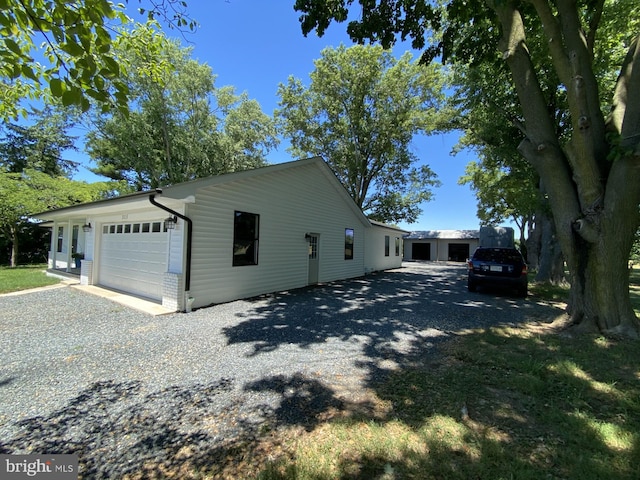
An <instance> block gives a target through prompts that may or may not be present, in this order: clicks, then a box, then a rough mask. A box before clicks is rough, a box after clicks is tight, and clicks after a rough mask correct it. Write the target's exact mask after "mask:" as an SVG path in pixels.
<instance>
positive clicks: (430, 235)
mask: <svg viewBox="0 0 640 480" xmlns="http://www.w3.org/2000/svg"><path fill="white" fill-rule="evenodd" d="M438 238H439V239H450V240H460V239H474V238H475V239H479V238H480V230H421V231H414V232H411V233H409V234H408V235H405V236H404V239H405V240H427V239H438Z"/></svg>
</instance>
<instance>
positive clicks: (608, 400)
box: [261, 325, 640, 480]
mask: <svg viewBox="0 0 640 480" xmlns="http://www.w3.org/2000/svg"><path fill="white" fill-rule="evenodd" d="M638 365H640V349H638V348H637V344H636V342H631V341H622V340H621V341H612V340H610V339H605V338H603V337H599V336H581V337H578V338H568V337H566V336H562V335H558V334H557V333H556V332H554V331H551V330H549V329H548V327H545V326H539V325H538V326H533V325H532V326H530V327H529V328H492V329H489V330H486V331H476V332H472V333H471V332H470V333H468V334H466V335H463V336H461V337H459V338H457V339H456V340H453V341H452V342H449V343H448V344H447V346H446V350H445V351H444V352H443V356H442V358H441V359H440V363H439V365H438V366H435V367H434V365H433V364H431V365H430V366H429V367H426V366H425V367H419V368H408V369H403V370H401V371H398V372H397V373H396V374H394V375H393V376H392V377H391V378H390V379H389V381H388V382H387V383H385V384H384V385H383V386H381V387H380V388H379V389H377V391H376V395H377V396H378V397H379V400H380V401H381V402H382V404H384V405H386V411H385V413H384V414H383V415H376V416H369V417H367V416H361V417H359V418H353V417H349V418H342V419H337V420H333V421H330V422H327V423H324V424H321V425H320V426H319V427H318V428H317V429H315V430H314V431H312V432H310V433H308V434H306V435H304V436H303V437H301V438H299V439H297V440H295V441H294V443H293V448H292V451H291V453H290V454H289V455H288V456H286V457H285V458H281V459H279V460H277V461H274V462H271V463H269V464H268V465H267V466H266V467H265V468H264V469H263V470H262V472H261V478H263V479H269V480H273V479H321V478H363V479H364V478H387V479H395V478H422V479H445V478H446V479H467V478H481V479H485V478H486V479H511V478H514V479H532V480H533V479H539V478H554V479H555V478H568V479H574V478H575V479H585V480H589V479H593V480H595V479H601V478H616V479H636V478H640V464H639V460H640V382H639V379H640V367H638ZM463 407H466V409H467V411H468V417H463V413H462V409H463Z"/></svg>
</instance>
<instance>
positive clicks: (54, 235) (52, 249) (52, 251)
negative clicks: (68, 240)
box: [47, 220, 58, 270]
mask: <svg viewBox="0 0 640 480" xmlns="http://www.w3.org/2000/svg"><path fill="white" fill-rule="evenodd" d="M57 230H58V222H56V221H55V220H54V221H53V227H51V242H49V243H50V245H49V261H48V262H47V267H48V268H49V269H53V270H55V268H56V250H57V248H56V247H57V245H58V240H57V239H58V231H57Z"/></svg>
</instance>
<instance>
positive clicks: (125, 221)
mask: <svg viewBox="0 0 640 480" xmlns="http://www.w3.org/2000/svg"><path fill="white" fill-rule="evenodd" d="M37 217H38V218H40V219H43V220H47V221H48V223H49V224H50V225H53V235H52V241H51V251H50V254H49V267H50V268H52V269H55V268H57V269H66V270H67V271H71V272H72V273H73V272H76V273H78V274H79V276H80V281H81V283H83V284H88V285H94V284H95V285H102V286H105V287H108V288H111V289H115V290H119V291H122V292H125V293H130V294H133V295H137V296H141V297H145V298H149V299H151V300H155V301H157V302H161V303H162V304H163V305H164V306H166V307H168V308H171V309H175V310H184V309H185V307H186V306H187V304H189V305H190V306H192V307H193V308H196V307H200V306H205V305H209V304H214V303H222V302H227V301H231V300H235V299H239V298H247V297H251V296H256V295H260V294H264V293H269V292H275V291H281V290H286V289H291V288H297V287H303V286H306V285H312V284H316V283H323V282H329V281H333V280H338V279H345V278H352V277H357V276H361V275H364V274H365V273H367V272H370V271H376V270H384V269H388V268H395V267H399V266H400V265H401V262H402V253H401V252H402V235H404V234H405V233H407V232H406V231H403V230H401V229H398V228H395V227H391V226H388V225H383V224H379V223H377V222H371V221H369V219H368V218H367V217H366V216H365V215H364V214H363V212H362V210H360V208H359V207H358V206H357V205H356V204H355V203H354V202H353V200H352V199H351V197H350V196H349V194H348V193H347V191H346V190H345V189H344V187H343V186H342V184H341V183H340V182H339V180H338V179H337V178H336V176H335V175H334V173H333V172H332V171H331V169H330V168H329V167H328V166H327V164H326V163H325V162H324V161H323V160H322V159H321V158H319V157H314V158H310V159H305V160H298V161H294V162H288V163H282V164H277V165H270V166H267V167H263V168H259V169H255V170H247V171H242V172H235V173H230V174H225V175H220V176H216V177H208V178H203V179H198V180H194V181H191V182H186V183H181V184H177V185H172V186H167V187H164V188H162V189H158V190H153V191H147V192H138V193H135V194H131V195H124V196H121V197H116V198H111V199H107V200H102V201H98V202H92V203H87V204H82V205H74V206H72V207H67V208H62V209H58V210H53V211H49V212H44V213H41V214H38V215H37ZM74 232H75V237H74ZM73 238H75V240H73ZM72 240H73V241H72ZM78 253H81V254H82V256H83V257H84V258H83V259H82V260H81V261H80V264H79V265H78V263H76V262H74V259H73V255H72V254H78Z"/></svg>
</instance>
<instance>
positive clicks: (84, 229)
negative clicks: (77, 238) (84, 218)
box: [82, 223, 91, 233]
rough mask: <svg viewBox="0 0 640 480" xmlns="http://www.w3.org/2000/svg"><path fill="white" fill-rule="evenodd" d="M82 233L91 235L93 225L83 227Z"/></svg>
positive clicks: (87, 224)
mask: <svg viewBox="0 0 640 480" xmlns="http://www.w3.org/2000/svg"><path fill="white" fill-rule="evenodd" d="M82 231H83V232H85V233H89V232H90V231H91V224H90V223H85V224H84V225H82Z"/></svg>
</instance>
